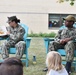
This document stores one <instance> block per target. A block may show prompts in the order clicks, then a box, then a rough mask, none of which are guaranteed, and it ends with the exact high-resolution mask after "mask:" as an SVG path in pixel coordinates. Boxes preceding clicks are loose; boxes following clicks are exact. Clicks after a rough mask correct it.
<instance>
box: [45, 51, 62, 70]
mask: <svg viewBox="0 0 76 75" xmlns="http://www.w3.org/2000/svg"><path fill="white" fill-rule="evenodd" d="M61 62H62V58H61V55H60V54H59V53H58V52H56V51H51V52H49V53H48V54H47V58H46V65H47V67H48V71H50V69H53V70H56V71H58V70H61V69H62V68H63V65H62V63H61Z"/></svg>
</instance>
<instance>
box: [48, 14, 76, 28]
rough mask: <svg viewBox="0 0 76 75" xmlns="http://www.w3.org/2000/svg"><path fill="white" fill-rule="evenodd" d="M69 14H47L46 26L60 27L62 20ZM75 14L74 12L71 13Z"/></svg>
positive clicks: (62, 23)
mask: <svg viewBox="0 0 76 75" xmlns="http://www.w3.org/2000/svg"><path fill="white" fill-rule="evenodd" d="M68 15H69V14H49V23H48V28H54V27H60V26H62V25H64V20H63V18H65V17H66V16H68ZM72 15H74V16H76V14H72Z"/></svg>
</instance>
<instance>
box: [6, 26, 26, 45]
mask: <svg viewBox="0 0 76 75" xmlns="http://www.w3.org/2000/svg"><path fill="white" fill-rule="evenodd" d="M7 31H9V32H10V35H9V41H10V43H11V44H16V43H17V42H19V41H23V36H24V34H25V29H24V28H23V27H21V26H20V25H18V26H17V27H16V28H13V27H11V26H8V27H7Z"/></svg>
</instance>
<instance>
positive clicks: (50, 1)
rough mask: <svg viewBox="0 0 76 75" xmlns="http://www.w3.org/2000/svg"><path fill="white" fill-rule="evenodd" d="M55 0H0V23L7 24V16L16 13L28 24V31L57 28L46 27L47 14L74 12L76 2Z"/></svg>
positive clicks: (48, 30) (45, 30)
mask: <svg viewBox="0 0 76 75" xmlns="http://www.w3.org/2000/svg"><path fill="white" fill-rule="evenodd" d="M56 1H57V0H0V25H5V26H7V25H8V24H7V23H6V21H7V17H8V16H12V15H16V16H17V17H18V18H20V19H21V22H22V23H25V24H26V25H28V26H29V33H30V32H31V31H33V32H34V33H39V32H47V33H49V32H52V31H55V32H56V31H57V30H58V29H57V28H55V29H48V14H49V13H60V14H61V13H63V14H66V13H67V14H68V13H69V14H76V8H75V7H76V2H75V5H74V6H70V4H69V2H64V3H62V4H59V3H56Z"/></svg>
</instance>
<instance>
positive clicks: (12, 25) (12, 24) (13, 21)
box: [1, 16, 25, 59]
mask: <svg viewBox="0 0 76 75" xmlns="http://www.w3.org/2000/svg"><path fill="white" fill-rule="evenodd" d="M7 23H8V24H9V26H8V27H7V33H6V34H7V35H8V36H9V39H8V40H6V41H5V42H4V43H3V44H2V46H1V50H2V52H1V55H2V58H3V59H5V58H7V57H9V49H10V48H11V47H15V48H16V57H17V58H18V59H21V58H22V55H23V53H24V50H25V42H24V41H23V36H24V34H25V29H24V28H23V27H22V26H20V25H19V24H18V23H20V20H19V19H18V18H17V17H16V16H11V17H8V21H7Z"/></svg>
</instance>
